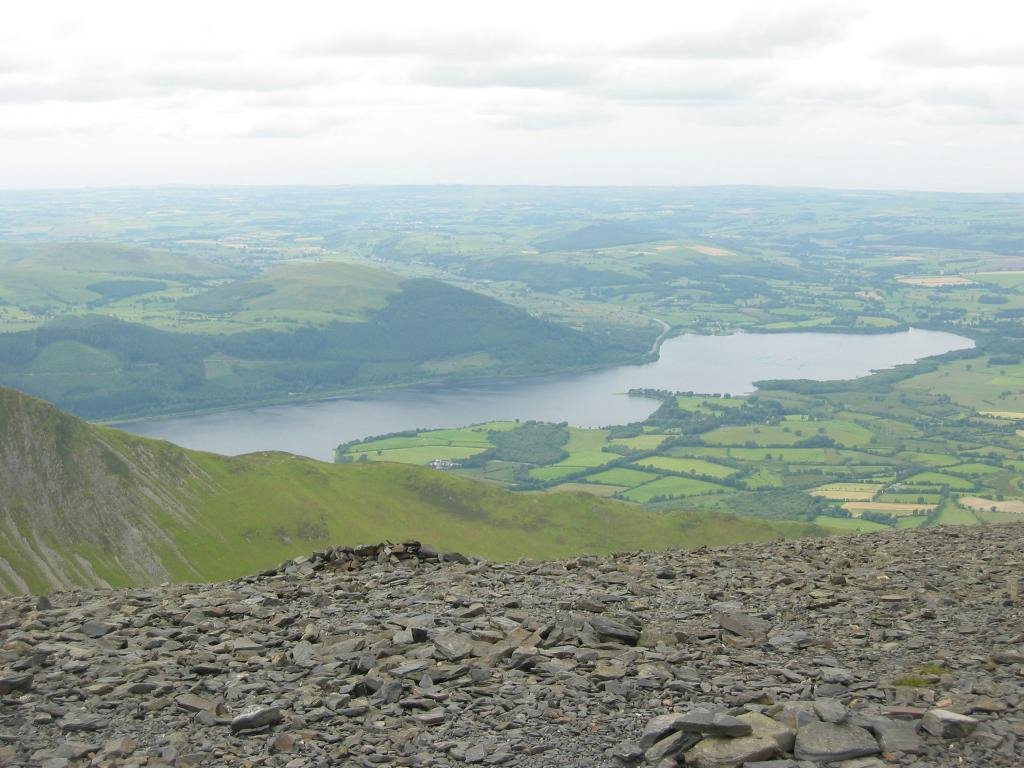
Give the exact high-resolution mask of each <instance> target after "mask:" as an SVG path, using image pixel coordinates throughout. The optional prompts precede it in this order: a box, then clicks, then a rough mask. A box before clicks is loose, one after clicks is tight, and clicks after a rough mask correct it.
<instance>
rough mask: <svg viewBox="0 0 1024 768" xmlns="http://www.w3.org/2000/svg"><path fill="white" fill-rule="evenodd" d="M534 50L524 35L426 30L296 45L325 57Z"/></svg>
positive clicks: (467, 55) (295, 50) (495, 54)
mask: <svg viewBox="0 0 1024 768" xmlns="http://www.w3.org/2000/svg"><path fill="white" fill-rule="evenodd" d="M530 49H531V46H530V45H529V44H528V43H527V41H526V39H525V38H524V37H522V36H520V35H515V34H511V33H509V32H505V31H502V30H487V29H480V30H467V31H465V32H461V33H457V34H456V33H451V32H442V31H437V30H422V31H420V33H418V34H394V33H380V32H370V33H364V34H344V35H336V36H334V37H330V38H326V39H321V40H316V41H312V42H307V43H302V44H300V45H296V46H292V47H291V48H290V49H289V53H290V54H292V55H296V56H325V57H346V58H347V57H351V58H376V57H396V58H397V57H409V56H415V57H428V58H435V59H445V60H451V59H460V60H467V61H482V60H490V59H495V58H505V57H508V56H513V55H521V54H524V53H526V52H527V51H529V50H530Z"/></svg>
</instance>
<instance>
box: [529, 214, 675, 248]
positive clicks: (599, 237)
mask: <svg viewBox="0 0 1024 768" xmlns="http://www.w3.org/2000/svg"><path fill="white" fill-rule="evenodd" d="M667 237H668V235H667V234H665V233H664V232H658V231H656V230H653V229H648V228H646V227H641V226H636V225H634V224H629V223H626V222H621V221H600V222H597V223H595V224H587V225H586V226H583V227H580V228H579V229H574V230H572V231H571V232H566V233H565V234H563V235H559V236H558V237H553V238H549V239H547V240H541V241H540V242H538V243H537V244H536V245H537V250H539V251H541V252H542V253H547V252H549V251H588V250H593V249H595V248H613V247H615V246H617V245H632V244H633V243H649V242H652V241H654V240H665V239H666V238H667Z"/></svg>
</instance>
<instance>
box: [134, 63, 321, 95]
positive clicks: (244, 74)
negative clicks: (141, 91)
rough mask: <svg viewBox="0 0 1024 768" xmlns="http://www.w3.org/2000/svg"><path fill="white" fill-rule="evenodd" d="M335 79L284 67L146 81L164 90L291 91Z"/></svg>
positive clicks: (194, 70) (158, 75)
mask: <svg viewBox="0 0 1024 768" xmlns="http://www.w3.org/2000/svg"><path fill="white" fill-rule="evenodd" d="M331 79H332V78H331V77H330V76H329V75H327V74H326V73H324V72H322V71H319V70H318V71H303V70H295V69H286V68H280V67H267V66H263V67H246V66H208V67H184V68H177V69H165V70H156V71H152V72H150V73H149V74H147V75H144V76H143V78H142V81H143V83H144V84H146V85H147V86H150V87H153V88H157V89H160V90H201V91H252V92H272V91H290V90H294V89H297V88H304V87H307V86H313V85H323V84H325V83H328V82H330V80H331Z"/></svg>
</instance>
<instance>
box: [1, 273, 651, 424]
mask: <svg viewBox="0 0 1024 768" xmlns="http://www.w3.org/2000/svg"><path fill="white" fill-rule="evenodd" d="M339 268H340V269H339ZM180 303H182V304H184V305H185V307H186V308H189V309H190V311H205V312H208V313H214V314H218V315H219V314H223V313H226V314H233V315H234V316H236V317H237V316H238V315H245V316H246V318H247V319H246V322H245V324H244V325H242V326H241V327H243V328H246V329H247V330H240V331H238V332H235V333H223V332H221V333H192V332H186V331H170V330H163V329H160V328H156V327H153V326H150V325H145V324H142V323H135V322H126V321H124V320H119V319H116V318H114V317H110V316H108V315H105V314H104V315H101V314H92V315H67V316H64V317H60V318H57V319H55V320H52V321H50V322H49V323H47V324H45V325H43V326H41V327H38V328H33V329H30V330H25V331H19V332H15V333H3V334H0V384H3V385H7V386H11V387H15V388H17V389H20V390H23V391H26V392H29V393H31V394H34V395H37V396H39V397H43V398H46V399H47V400H50V401H51V402H54V403H56V404H58V405H59V406H61V407H62V408H66V409H68V410H70V411H72V412H74V413H76V414H78V415H80V416H84V417H87V418H102V419H111V418H126V417H130V416H141V415H151V414H158V413H171V412H181V411H194V410H200V409H204V408H216V407H226V406H233V407H237V406H241V405H247V404H257V403H266V402H271V401H281V400H294V399H295V398H297V397H316V396H326V395H330V394H335V393H339V392H343V391H346V390H352V389H356V388H374V387H382V386H394V385H401V384H411V383H416V382H423V381H437V380H467V379H472V378H487V377H492V378H493V377H508V376H517V375H519V376H537V375H543V374H547V373H554V372H563V371H567V370H572V369H582V368H588V367H595V366H599V365H607V364H614V363H621V362H630V361H634V360H636V359H637V357H638V353H637V351H636V350H635V349H632V348H627V347H626V346H625V345H624V344H623V343H621V342H616V341H615V340H612V339H610V338H607V337H606V338H597V337H595V336H592V335H588V334H585V333H582V332H580V331H577V330H574V329H572V328H568V327H566V326H563V325H558V324H556V323H552V322H549V321H546V320H542V319H539V318H535V317H533V316H531V315H530V314H528V313H527V312H524V311H523V310H521V309H517V308H515V307H512V306H511V305H509V304H505V303H503V302H501V301H498V300H496V299H492V298H489V297H487V296H483V295H481V294H478V293H474V292H472V291H467V290H463V289H461V288H457V287H455V286H452V285H448V284H447V283H443V282H440V281H437V280H430V279H416V280H406V281H399V280H398V279H396V278H395V277H394V276H393V275H390V274H388V273H386V272H381V271H380V270H373V269H368V268H363V267H353V266H351V265H349V266H344V267H342V266H341V265H307V268H306V269H305V270H301V271H300V270H297V269H295V268H291V267H289V268H286V269H281V270H277V271H272V272H269V273H267V274H266V275H265V276H263V277H261V278H260V279H258V280H252V281H247V282H239V283H231V284H228V285H226V286H224V287H221V288H214V289H212V290H210V291H208V292H206V293H204V294H199V295H197V296H193V297H189V298H188V299H184V300H182V301H181V302H180ZM303 307H308V311H309V312H310V313H313V312H314V311H315V312H316V313H317V317H316V318H315V322H314V321H313V319H311V321H310V322H309V323H308V324H304V325H300V326H298V327H295V328H291V329H280V328H271V327H262V326H261V325H260V322H259V320H260V317H261V316H262V315H268V316H272V315H273V313H274V312H280V311H286V312H289V313H297V312H302V311H303ZM328 310H329V311H331V312H334V313H335V314H334V315H330V314H326V313H327V311H328ZM325 316H327V317H334V318H335V319H334V320H332V321H330V322H323V320H324V317H325Z"/></svg>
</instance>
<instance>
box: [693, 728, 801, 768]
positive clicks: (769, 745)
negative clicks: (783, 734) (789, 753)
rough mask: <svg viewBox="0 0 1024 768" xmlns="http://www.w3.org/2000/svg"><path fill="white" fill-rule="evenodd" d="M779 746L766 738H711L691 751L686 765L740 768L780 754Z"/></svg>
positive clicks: (700, 767)
mask: <svg viewBox="0 0 1024 768" xmlns="http://www.w3.org/2000/svg"><path fill="white" fill-rule="evenodd" d="M780 751H781V750H780V749H779V745H778V744H777V743H776V741H775V740H774V739H770V738H768V737H766V736H741V737H739V738H737V739H730V738H727V737H724V736H711V737H709V738H706V739H703V740H702V741H701V742H700V743H699V744H697V745H696V746H695V747H693V748H692V749H690V750H689V751H688V752H687V753H686V754H685V755H684V757H685V758H686V764H687V765H692V766H695V767H696V768H740V766H742V765H744V764H745V763H751V762H756V761H758V760H767V759H769V758H771V757H775V756H776V755H778V754H780Z"/></svg>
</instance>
